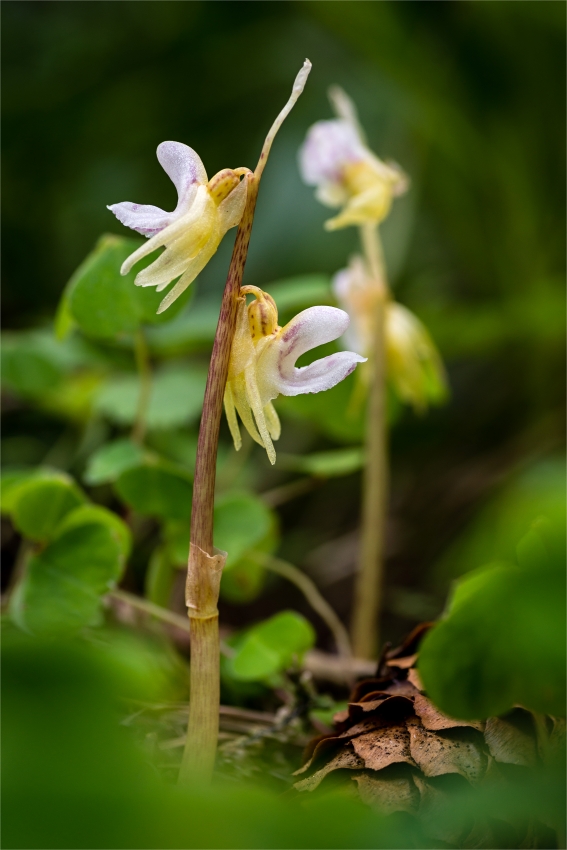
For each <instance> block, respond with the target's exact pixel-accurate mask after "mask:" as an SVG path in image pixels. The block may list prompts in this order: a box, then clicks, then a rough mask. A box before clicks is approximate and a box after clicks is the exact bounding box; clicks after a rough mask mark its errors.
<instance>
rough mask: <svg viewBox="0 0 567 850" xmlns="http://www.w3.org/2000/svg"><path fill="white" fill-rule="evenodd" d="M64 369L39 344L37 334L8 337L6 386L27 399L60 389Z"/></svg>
mask: <svg viewBox="0 0 567 850" xmlns="http://www.w3.org/2000/svg"><path fill="white" fill-rule="evenodd" d="M62 376H63V369H62V368H61V365H60V363H58V362H57V361H56V359H55V358H54V357H53V356H50V353H49V352H47V351H45V349H44V348H43V347H42V346H41V345H40V344H38V341H37V339H36V338H34V335H33V334H4V337H3V339H2V382H3V384H4V385H5V386H6V387H7V388H9V389H11V390H14V391H15V392H17V393H20V394H21V395H24V396H36V395H39V394H41V393H43V392H45V391H46V390H49V389H52V388H53V387H55V386H57V384H59V382H60V381H61V379H62Z"/></svg>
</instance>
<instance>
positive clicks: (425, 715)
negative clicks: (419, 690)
mask: <svg viewBox="0 0 567 850" xmlns="http://www.w3.org/2000/svg"><path fill="white" fill-rule="evenodd" d="M413 706H414V710H415V713H416V714H417V716H418V717H419V718H420V720H421V722H422V724H423V726H424V727H425V728H426V729H430V730H432V731H435V730H439V729H453V728H455V727H458V726H470V727H471V728H472V729H478V731H479V732H482V730H483V729H484V723H481V722H479V721H476V720H455V719H454V718H453V717H448V716H447V715H446V714H443V712H441V711H439V709H438V708H437V707H436V706H435V705H433V703H432V702H431V700H430V699H428V698H427V697H425V696H423V694H418V695H417V696H416V697H415V699H414V701H413Z"/></svg>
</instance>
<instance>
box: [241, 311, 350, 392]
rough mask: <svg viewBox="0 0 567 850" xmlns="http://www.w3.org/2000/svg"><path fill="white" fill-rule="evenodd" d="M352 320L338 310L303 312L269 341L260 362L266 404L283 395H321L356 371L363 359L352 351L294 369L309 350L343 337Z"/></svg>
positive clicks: (259, 371)
mask: <svg viewBox="0 0 567 850" xmlns="http://www.w3.org/2000/svg"><path fill="white" fill-rule="evenodd" d="M348 325H349V317H348V315H347V313H345V312H344V310H339V309H338V308H337V307H310V308H309V309H308V310H303V311H302V312H301V313H299V314H298V315H297V316H296V317H295V318H294V319H292V320H291V322H289V323H288V324H287V325H286V326H285V327H284V328H282V329H281V330H280V331H279V332H278V333H277V335H276V336H275V338H274V339H273V340H270V341H269V343H268V344H267V345H266V347H265V349H264V351H263V352H262V354H261V355H260V357H259V359H258V373H259V375H260V381H259V383H260V391H261V394H262V400H263V403H264V404H266V403H267V402H268V401H269V400H271V399H274V398H277V396H278V394H279V393H282V395H299V394H301V393H314V392H321V390H326V389H330V387H334V386H335V384H337V383H338V382H339V381H342V380H343V378H346V376H347V375H350V373H351V372H352V371H353V369H354V368H355V367H356V364H357V363H363V362H364V359H365V358H364V357H361V356H360V355H358V354H354V353H353V352H351V351H342V352H340V353H338V354H331V355H329V357H325V358H323V359H322V360H317V361H316V362H315V363H312V364H310V365H309V366H304V367H302V368H300V369H296V368H295V363H296V361H297V359H298V358H299V357H300V356H301V355H302V354H304V353H305V352H306V351H310V350H311V349H312V348H317V346H319V345H324V344H325V343H326V342H331V341H332V340H334V339H337V338H338V337H340V336H341V335H342V334H343V333H344V332H345V331H346V329H347V328H348Z"/></svg>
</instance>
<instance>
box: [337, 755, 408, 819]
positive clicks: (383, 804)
mask: <svg viewBox="0 0 567 850" xmlns="http://www.w3.org/2000/svg"><path fill="white" fill-rule="evenodd" d="M352 779H353V781H354V782H356V783H357V785H358V793H359V794H360V798H361V800H362V802H363V803H366V805H368V806H372V807H373V808H376V809H379V810H380V811H381V812H382V813H383V814H385V815H390V814H392V813H393V812H411V813H413V812H415V811H417V808H418V806H419V802H420V797H419V791H418V790H417V788H416V786H415V784H414V781H413V779H412V777H411V774H410V775H408V774H407V773H405V774H404V773H403V767H402V770H401V771H400V770H398V769H397V766H396V765H393V766H392V767H391V768H388V770H383V771H381V772H380V773H368V772H366V771H363V772H362V773H357V774H356V775H355V776H353V777H352Z"/></svg>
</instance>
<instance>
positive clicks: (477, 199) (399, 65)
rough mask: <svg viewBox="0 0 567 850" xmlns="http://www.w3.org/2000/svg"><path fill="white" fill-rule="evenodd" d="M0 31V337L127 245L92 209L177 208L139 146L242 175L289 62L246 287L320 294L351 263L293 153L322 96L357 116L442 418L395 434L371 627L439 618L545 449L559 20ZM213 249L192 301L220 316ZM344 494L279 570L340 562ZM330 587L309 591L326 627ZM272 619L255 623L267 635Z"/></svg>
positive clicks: (233, 12)
mask: <svg viewBox="0 0 567 850" xmlns="http://www.w3.org/2000/svg"><path fill="white" fill-rule="evenodd" d="M2 18H3V33H2V43H3V66H4V73H3V80H2V89H3V110H4V123H3V140H2V143H3V189H4V193H3V248H4V251H3V300H4V310H3V324H4V326H5V327H6V328H10V329H24V328H29V327H34V326H43V325H47V324H49V323H50V322H51V321H52V317H53V312H54V309H55V307H56V305H57V303H58V300H59V296H60V294H61V292H62V289H63V287H64V285H65V283H66V281H67V280H68V278H69V277H70V275H71V274H72V272H73V271H74V269H75V268H76V267H77V265H78V264H79V263H80V262H81V261H82V259H83V258H84V256H85V255H86V254H87V253H88V252H89V250H91V248H92V246H93V245H94V243H95V241H96V240H97V238H98V237H99V235H100V234H101V233H102V232H113V233H124V229H123V228H122V227H121V225H120V224H119V223H118V222H117V221H116V220H115V219H114V217H113V216H112V215H111V214H110V213H109V212H108V211H107V210H106V208H105V207H106V204H109V203H114V202H118V201H123V200H131V201H137V202H140V203H153V204H156V205H158V206H164V207H165V208H168V209H171V208H173V206H174V204H175V197H174V191H173V188H172V186H171V185H170V183H169V181H168V180H167V178H166V177H165V176H164V175H163V173H162V171H161V169H160V167H159V165H158V163H157V161H156V159H155V148H156V146H157V145H158V144H159V142H161V141H163V140H165V139H174V140H178V141H183V142H185V143H187V144H190V145H191V146H192V147H194V148H195V149H196V150H197V151H198V152H199V154H200V155H201V157H202V159H203V161H204V163H205V166H206V168H207V170H208V173H209V175H212V174H214V173H215V171H217V170H218V169H220V168H223V167H227V166H231V167H236V166H239V165H247V166H249V167H251V168H253V167H254V164H255V162H256V159H257V156H258V153H259V150H260V147H261V143H262V140H263V137H264V135H265V133H266V131H267V129H268V127H269V125H270V123H271V121H272V120H273V117H274V115H275V114H276V113H277V111H278V109H279V108H280V106H281V105H283V103H284V102H285V100H286V99H287V96H288V93H289V89H290V85H291V82H292V80H293V78H294V76H295V74H296V72H297V70H298V69H299V67H300V66H301V63H302V61H303V59H304V58H305V57H306V56H308V57H309V58H310V59H311V61H312V63H313V71H312V73H311V77H310V79H309V83H308V86H307V89H306V92H305V94H304V96H303V97H302V98H301V99H300V101H299V103H298V104H297V106H296V108H295V109H294V111H293V112H292V114H291V116H290V117H289V119H288V120H287V122H286V124H285V126H284V127H283V129H282V131H281V133H280V135H279V136H278V139H277V142H276V144H275V146H274V150H273V153H272V156H271V158H270V163H269V167H268V168H267V170H266V175H265V178H264V180H263V185H262V191H261V196H260V200H259V204H258V210H257V215H256V222H255V226H254V234H253V239H252V245H251V251H250V257H249V262H248V266H247V271H246V281H247V282H248V283H251V284H257V285H264V284H267V283H269V282H271V281H273V280H276V279H282V278H285V277H288V276H292V275H297V274H301V273H305V272H328V273H333V272H335V271H336V270H337V269H338V268H340V267H342V266H344V265H345V261H346V259H347V257H348V254H349V253H350V252H351V251H353V250H354V249H355V247H356V232H355V230H354V229H351V230H347V231H342V232H340V233H334V234H329V233H326V232H325V231H324V230H323V228H322V223H323V221H324V219H325V218H326V217H327V216H328V211H327V210H325V209H324V208H323V207H321V206H320V205H319V204H318V203H317V202H316V200H315V199H314V198H313V194H312V191H311V189H309V188H307V187H305V186H303V185H302V183H301V181H300V179H299V175H298V171H297V166H296V154H297V148H298V146H299V144H300V143H301V141H302V139H303V137H304V134H305V132H306V130H307V128H308V127H309V126H310V124H312V123H313V122H314V121H316V120H318V119H320V118H325V117H329V116H330V109H329V106H328V103H327V100H326V89H327V87H328V86H329V85H330V84H333V83H338V84H340V85H342V86H343V87H344V88H345V89H346V91H347V92H348V93H349V94H350V95H351V96H352V97H353V98H354V100H355V101H356V103H357V104H358V107H359V111H360V116H361V120H362V122H363V124H364V126H365V128H366V130H367V134H368V138H369V142H370V145H371V147H372V148H373V149H374V150H375V151H376V152H377V153H378V154H379V155H380V156H383V157H392V158H394V159H395V160H397V161H398V162H399V163H400V164H401V165H402V166H403V167H404V169H405V170H406V171H407V172H408V173H409V174H410V175H411V179H412V190H411V192H410V193H409V194H408V195H407V196H406V197H404V198H403V199H402V200H400V201H397V202H396V204H395V207H394V211H393V213H392V215H391V217H390V218H389V219H388V221H387V222H386V224H385V226H384V228H383V237H384V242H385V248H386V257H387V262H388V267H389V271H390V275H391V279H392V284H393V287H394V290H395V294H396V297H398V298H399V300H401V301H402V302H403V303H405V304H406V305H407V306H409V307H410V308H411V309H412V310H414V312H416V313H417V314H418V315H419V316H420V317H421V318H422V319H423V320H424V321H425V322H426V324H427V325H428V327H429V329H430V331H431V333H432V335H433V337H434V338H435V339H436V341H437V343H438V345H439V348H440V350H441V353H442V355H443V357H444V359H445V360H446V362H447V366H448V370H449V376H450V383H451V390H452V396H451V401H450V403H449V405H448V406H447V407H445V408H443V409H440V410H437V411H434V412H433V413H432V414H430V415H429V416H428V417H427V418H425V419H419V418H416V417H415V416H414V415H413V414H412V413H411V412H409V411H408V412H406V413H405V414H404V415H403V416H402V418H401V420H400V421H399V422H398V423H397V425H396V427H395V429H394V430H393V434H392V464H393V472H392V516H391V522H390V542H389V558H388V584H389V588H390V590H389V594H390V595H389V600H390V601H389V603H388V604H389V611H390V613H389V616H390V617H391V618H392V619H391V621H390V625H389V628H390V629H391V631H392V633H393V634H396V635H397V634H399V633H401V632H403V631H404V630H405V629H406V628H407V627H408V626H409V625H411V621H413V620H419V619H420V618H423V617H424V616H427V614H428V612H429V613H430V614H434V613H436V610H438V606H439V605H440V604H441V603H442V599H443V596H444V592H445V584H444V583H443V582H442V581H441V582H440V584H439V582H438V576H439V574H440V568H438V567H437V566H436V565H438V564H439V563H440V562H442V561H443V559H445V561H444V562H445V563H446V561H447V558H449V559H450V557H451V554H450V553H451V552H453V551H456V550H454V549H451V547H452V546H454V545H456V543H457V542H458V539H459V535H460V534H461V532H462V531H463V529H465V528H466V527H467V524H468V523H469V521H470V520H471V518H473V517H474V516H475V515H476V514H477V513H478V512H479V511H481V510H482V508H483V506H484V505H485V503H486V502H487V500H489V499H491V498H492V497H493V496H494V495H495V494H497V493H498V492H500V491H499V488H501V487H503V486H504V487H507V486H509V485H510V484H511V483H512V484H513V483H514V482H515V481H518V480H520V481H524V482H525V481H528V482H529V480H531V479H529V475H530V474H535V473H533V469H534V468H535V466H537V465H538V464H539V467H538V468H544V467H545V463H548V459H549V458H554V457H555V456H556V453H557V451H558V450H559V449H560V447H561V445H562V439H563V433H564V424H563V422H564V417H563V398H564V357H563V340H564V277H563V276H564V259H565V175H564V163H565V149H564V128H565V114H564V112H565V107H564V105H565V6H564V4H562V3H558V2H530V0H528V2H490V3H483V2H459V3H449V2H436V3H422V2H396V3H394V2H358V1H357V0H351V2H347V3H344V2H326V0H323V2H168V1H167V0H166V2H42V3H36V2H10V0H8V2H4V3H3V4H2ZM231 243H232V236H231V235H229V237H228V238H227V239H226V240H225V242H224V243H223V245H222V246H221V249H220V250H219V252H218V254H217V255H216V257H215V258H214V260H213V261H212V262H211V264H210V266H209V267H208V268H207V270H206V271H205V273H203V275H201V278H200V280H199V283H198V292H199V294H198V297H199V298H216V297H218V293H219V292H220V289H221V287H222V285H223V282H224V276H225V273H226V267H227V263H228V257H229V254H230V249H231ZM34 416H35V414H31V413H29V414H28V415H27V416H26V417H25V418H24V419H22V418H21V416H20V418H13V419H12V420H10V419H9V420H8V424H7V432H8V436H13V432H14V430H17V429H22V428H23V429H24V430H25V429H27V430H28V431H29V432H30V433H44V432H45V433H47V435H48V436H47V437H45V440H46V450H47V449H48V448H49V441H50V440H55V438H56V436H57V435H56V433H54V431H53V428H52V429H51V430H49V428H47V426H46V423H45V415H44V414H41V415H40V414H37V418H34ZM42 417H43V418H42ZM22 423H24V424H22ZM53 427H54V428H55V431H56V427H55V426H53ZM294 427H296V426H291V425H290V426H289V430H288V435H289V436H288V437H287V441H288V444H287V446H286V450H287V451H289V450H290V448H291V449H293V446H291V447H290V441H293V439H294V434H295V433H297V432H296V431H294V430H293V428H294ZM42 429H44V430H43V431H42ZM298 441H299V442H298V446H297V450H298V451H299V450H300V445H299V444H300V440H299V438H298ZM332 447H333V445H332V442H331V443H329V441H328V440H327V439H326V438H325V439H323V438H321V441H320V443H319V444H315V445H311V449H317V448H319V449H323V448H332ZM11 459H12V458H11V457H10V456H9V457H8V460H11ZM542 463H543V464H544V467H542V466H541V464H542ZM534 465H535V466H534ZM545 468H547V467H545ZM530 470H531V471H530ZM526 475H528V478H525V476H526ZM542 475H543V479H541V477H540V478H538V479H537V480H538V481H540V480H543V481H544V485H542V486H543V487H544V489H545V481H546V480H547V479H545V474H544V473H542ZM518 476H520V477H519V478H518ZM522 476H524V478H522ZM536 477H537V476H536ZM276 483H277V482H276ZM522 486H525V487H527V488H528V489H529V488H530V487H531V485H530V484H529V483H528V484H525V485H522ZM538 486H539V485H538ZM359 487H360V481H359V477H358V476H357V475H354V476H351V477H349V478H348V479H344V480H338V481H334V482H333V481H331V482H329V483H328V484H326V485H325V486H323V487H321V488H319V489H318V490H317V491H316V492H315V493H313V494H311V495H309V496H306V497H304V498H302V499H298V500H296V501H294V502H293V503H290V504H289V505H287V506H286V507H285V508H284V509H283V510H282V522H283V528H284V531H287V532H288V535H287V537H286V538H284V548H283V552H284V554H287V555H288V557H292V558H293V559H294V560H295V562H296V563H298V564H299V565H302V562H303V563H306V562H309V558H310V557H311V559H312V561H311V562H312V564H313V563H314V562H313V558H312V554H313V549H314V548H316V546H320V545H323V544H324V543H325V542H326V541H329V540H332V539H334V538H337V536H338V537H339V538H341V539H342V541H343V543H342V544H341V545H343V549H344V553H346V554H343V555H342V556H341V557H343V560H344V559H346V561H349V559H350V560H351V561H353V555H352V551H351V549H349V546H351V543H352V534H353V533H354V534H356V525H357V517H358V494H359ZM532 489H533V488H532ZM330 518H331V521H330ZM349 535H351V537H349ZM349 541H350V542H349ZM286 547H287V548H286ZM339 549H340V547H338V546H337V545H336V544H333V551H334V552H338V551H339ZM341 551H343V550H341ZM447 553H449V554H447ZM318 558H319V560H318V561H317V557H315V562H317V563H319V564H320V563H321V559H323V562H325V560H326V559H327V560H328V559H329V552H327V554H325V550H323V554H321V550H319V556H318ZM339 560H340V559H339ZM468 566H471V564H468ZM312 569H314V570H315V572H316V571H317V569H320V567H319V568H317V567H316V565H315V566H312ZM459 569H460V568H459V565H458V564H457V565H456V566H455V565H453V566H451V567H450V568H448V572H449V573H456V572H459ZM442 572H443V570H441V573H442ZM339 573H340V569H339ZM435 576H437V578H435ZM345 581H346V582H347V584H345ZM348 581H349V580H348V579H340V580H337V582H335V583H334V585H332V586H329V588H328V591H327V593H328V595H329V598H330V599H331V601H333V602H334V604H336V605H337V607H338V608H339V610H340V611H341V613H342V614H343V615H344V616H346V615H347V610H346V609H347V607H348V598H349V593H348ZM438 585H439V588H440V589H437V590H436V588H438ZM286 592H287V591H286ZM289 593H292V591H289ZM436 593H439V595H438V596H435V594H436ZM404 594H405V595H404ZM272 596H273V598H272V599H271V602H270V601H269V600H268V602H266V600H264V602H263V603H262V604H264V605H267V606H268V607H269V605H271V607H272V608H273V609H274V610H277V608H278V607H281V605H282V602H283V601H284V600H283V599H282V595H281V593H280V594H279V595H278V594H275V595H273V594H272ZM290 598H291V597H290ZM259 604H260V603H256V605H259ZM296 604H297V605H298V606H300V605H301V604H302V603H301V602H300V601H299V600H296ZM436 606H437V608H436ZM257 613H258V614H259V613H263V614H265V613H268V611H267V608H266V609H265V610H264V609H263V610H262V611H260V609H258V611H257ZM252 614H253V612H249V613H248V614H247V615H246V616H252ZM227 616H228V614H227ZM396 618H397V619H396Z"/></svg>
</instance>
